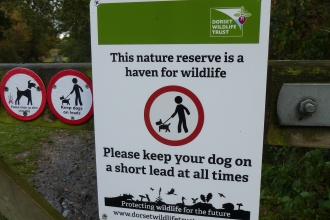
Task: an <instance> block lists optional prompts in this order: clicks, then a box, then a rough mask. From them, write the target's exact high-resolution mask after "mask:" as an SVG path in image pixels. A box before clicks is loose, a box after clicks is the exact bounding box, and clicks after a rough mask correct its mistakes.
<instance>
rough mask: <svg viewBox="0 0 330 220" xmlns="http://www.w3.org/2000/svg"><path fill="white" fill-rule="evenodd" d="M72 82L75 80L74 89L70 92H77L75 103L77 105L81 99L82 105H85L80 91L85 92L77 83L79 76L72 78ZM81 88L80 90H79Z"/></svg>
mask: <svg viewBox="0 0 330 220" xmlns="http://www.w3.org/2000/svg"><path fill="white" fill-rule="evenodd" d="M72 82H73V84H74V85H73V89H72V91H71V92H70V94H72V93H73V92H75V94H76V99H75V104H76V106H77V105H78V101H79V104H80V105H83V104H82V102H81V97H80V91H81V92H83V90H82V88H81V87H80V86H79V85H78V84H77V82H78V80H77V78H73V79H72ZM79 90H80V91H79Z"/></svg>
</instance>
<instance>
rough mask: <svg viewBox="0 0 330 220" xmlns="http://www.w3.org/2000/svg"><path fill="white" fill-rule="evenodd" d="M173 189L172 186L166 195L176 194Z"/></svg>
mask: <svg viewBox="0 0 330 220" xmlns="http://www.w3.org/2000/svg"><path fill="white" fill-rule="evenodd" d="M174 191H175V189H173V188H172V189H171V190H170V191H168V192H167V193H166V195H177V194H175V193H174Z"/></svg>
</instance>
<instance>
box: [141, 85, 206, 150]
mask: <svg viewBox="0 0 330 220" xmlns="http://www.w3.org/2000/svg"><path fill="white" fill-rule="evenodd" d="M144 121H145V124H146V127H147V129H148V131H149V132H150V134H151V135H152V136H153V137H154V138H155V139H156V140H158V141H159V142H161V143H163V144H166V145H169V146H182V145H185V144H188V143H189V142H191V141H193V140H194V139H195V138H196V137H197V136H198V134H199V133H200V131H201V130H202V127H203V124H204V110H203V106H202V104H201V102H200V101H199V99H198V97H197V96H196V95H195V94H194V93H193V92H191V91H190V90H188V89H186V88H184V87H181V86H175V85H172V86H165V87H162V88H160V89H158V90H157V91H155V92H154V93H153V94H152V95H151V96H150V97H149V99H148V101H147V103H146V105H145V108H144Z"/></svg>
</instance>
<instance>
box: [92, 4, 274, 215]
mask: <svg viewBox="0 0 330 220" xmlns="http://www.w3.org/2000/svg"><path fill="white" fill-rule="evenodd" d="M90 7H91V31H92V58H93V60H92V63H93V67H92V68H93V71H92V72H93V88H94V94H95V96H94V104H95V107H94V110H95V117H94V119H95V137H96V155H97V156H96V157H97V178H98V203H99V213H100V218H101V219H131V218H132V217H133V218H146V219H160V220H174V219H176V220H179V219H194V220H205V219H210V217H212V218H217V219H258V213H259V194H260V179H261V177H260V173H261V160H262V158H261V156H262V146H263V128H264V109H265V93H266V75H267V57H268V56H267V51H268V32H269V16H270V1H259V0H251V1H244V0H215V1H214V0H188V1H176V0H174V1H144V0H127V1H117V0H101V1H92V2H91V6H90Z"/></svg>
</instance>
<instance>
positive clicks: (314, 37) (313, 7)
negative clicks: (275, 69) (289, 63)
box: [269, 0, 330, 60]
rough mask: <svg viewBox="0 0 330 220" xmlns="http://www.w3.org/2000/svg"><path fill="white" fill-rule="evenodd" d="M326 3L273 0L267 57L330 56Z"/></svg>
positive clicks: (329, 18) (329, 12)
mask: <svg viewBox="0 0 330 220" xmlns="http://www.w3.org/2000/svg"><path fill="white" fill-rule="evenodd" d="M329 47H330V2H329V1H325V0H317V1H315V0H289V1H276V0H273V4H272V13H271V26H270V44H269V59H273V60H277V59H285V60H303V59H305V60H319V59H330V50H329V49H328V48H329Z"/></svg>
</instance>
